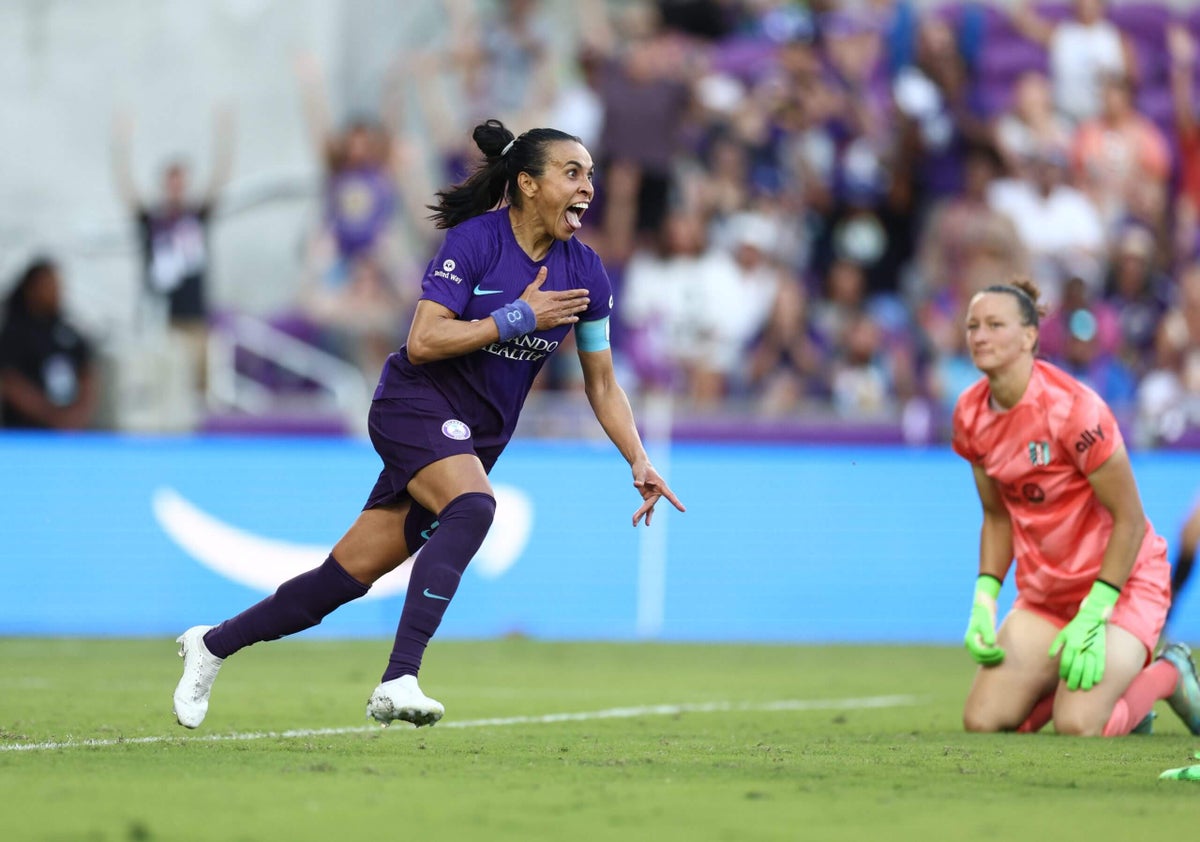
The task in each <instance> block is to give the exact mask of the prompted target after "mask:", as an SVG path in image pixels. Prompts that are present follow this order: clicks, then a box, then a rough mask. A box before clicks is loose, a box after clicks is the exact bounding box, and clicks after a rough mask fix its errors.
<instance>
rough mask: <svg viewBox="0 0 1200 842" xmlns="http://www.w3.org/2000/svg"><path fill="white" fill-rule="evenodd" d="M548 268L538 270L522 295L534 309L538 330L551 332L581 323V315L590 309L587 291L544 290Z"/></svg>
mask: <svg viewBox="0 0 1200 842" xmlns="http://www.w3.org/2000/svg"><path fill="white" fill-rule="evenodd" d="M545 282H546V267H545V266H543V267H542V268H541V269H538V273H537V275H536V276H534V279H533V280H532V281H530V283H529V286H527V287H525V291H524V292H523V293H521V298H522V299H524V301H525V302H526V303H527V304H528V305H529V306H530V307H532V308H533V314H534V315H535V316H537V329H538V330H549V329H550V328H552V327H558V326H559V325H566V324H573V323H575V322H577V321H579V314H580V313H582V312H583V311H584V310H586V309H587V308H588V304H589V303H590V301H591V299H589V298H588V291H587V290H586V289H564V290H544V289H542V284H544V283H545Z"/></svg>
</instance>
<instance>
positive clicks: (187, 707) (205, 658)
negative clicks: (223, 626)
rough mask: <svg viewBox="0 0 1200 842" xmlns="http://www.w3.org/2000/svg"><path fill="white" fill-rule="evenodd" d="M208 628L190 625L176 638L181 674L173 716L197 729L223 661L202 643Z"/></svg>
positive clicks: (176, 689) (185, 724)
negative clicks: (181, 661)
mask: <svg viewBox="0 0 1200 842" xmlns="http://www.w3.org/2000/svg"><path fill="white" fill-rule="evenodd" d="M211 628H212V626H192V627H191V628H190V629H188V630H187V631H185V632H184V633H183V634H181V635H179V637H177V638H176V639H175V642H176V643H178V644H179V657H181V658H183V677H182V678H181V679H179V685H178V686H177V687H176V688H175V719H176V721H178V722H179V724H180V725H182V726H183V727H185V728H198V727H199V726H200V723H201V722H203V721H204V717H205V715H206V714H207V713H208V695H209V693H211V692H212V686H213V682H214V681H216V680H217V670H219V669H220V668H221V664H223V663H225V660H224V659H223V658H218V657H217V656H216V655H214V654H213V653H212V652H209V651H208V647H207V646H205V645H204V633H205V632H207V631H208V630H209V629H211Z"/></svg>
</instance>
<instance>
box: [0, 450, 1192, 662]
mask: <svg viewBox="0 0 1200 842" xmlns="http://www.w3.org/2000/svg"><path fill="white" fill-rule="evenodd" d="M656 462H657V464H658V467H659V468H660V469H661V470H663V472H664V474H666V475H667V477H668V479H669V481H670V483H671V485H672V487H673V488H674V489H675V490H676V491H677V492H678V494H679V496H680V497H681V498H682V500H683V501H684V503H685V504H686V505H687V507H688V511H687V513H686V514H679V513H677V512H674V511H672V510H670V509H669V507H667V506H665V505H660V506H659V507H658V509H657V512H656V515H655V521H654V525H653V526H651V527H650V528H649V529H645V528H642V527H639V528H637V529H634V528H633V527H632V526H631V517H632V514H633V512H634V510H635V509H636V508H637V506H638V503H639V498H638V495H637V494H636V492H635V491H634V489H633V488H632V484H631V480H630V475H629V470H628V467H627V466H626V465H625V463H624V461H623V460H622V459H621V457H620V456H619V455H618V454H617V453H616V451H615V450H614V449H613V448H612V447H611V445H608V444H607V443H597V442H586V443H580V442H573V443H549V442H532V441H518V442H515V443H514V444H513V445H512V446H511V447H510V449H509V451H508V452H507V453H506V454H505V455H504V457H503V458H502V459H501V460H500V463H499V464H498V465H497V467H496V469H495V471H494V472H493V474H492V480H493V483H494V485H495V488H496V492H497V499H498V510H497V518H496V522H495V525H494V526H493V529H492V533H491V534H490V535H489V536H488V540H487V542H486V543H485V544H484V547H483V548H482V550H481V551H480V553H479V555H478V556H477V557H476V559H475V560H474V562H473V563H472V565H471V567H470V568H469V569H468V571H467V574H466V576H465V577H464V580H463V586H462V587H461V588H460V590H459V592H458V596H457V597H456V599H455V601H454V604H453V606H451V608H450V610H449V612H448V614H447V617H446V620H445V622H444V624H443V626H442V631H441V632H440V634H441V635H442V636H443V637H459V638H478V637H492V636H497V635H507V634H522V635H530V636H534V637H539V638H555V639H603V640H633V639H638V638H656V639H664V640H727V641H778V642H843V641H844V642H865V641H888V642H924V643H957V642H958V641H959V640H960V639H961V635H962V631H963V628H964V624H965V622H966V611H967V608H968V605H969V601H970V598H971V591H972V587H973V581H974V574H975V568H976V559H977V546H978V531H979V522H980V509H979V503H978V500H977V498H976V496H975V491H974V485H973V483H972V480H971V473H970V470H969V469H968V467H967V466H966V464H965V463H964V462H962V460H960V459H959V458H958V457H956V456H954V455H953V454H952V453H950V452H949V450H947V449H936V448H935V449H920V448H899V447H897V448H893V447H869V446H864V447H821V448H818V447H799V446H782V445H761V446H738V445H719V446H718V445H700V444H685V445H676V446H675V447H674V448H673V449H672V450H671V451H670V453H669V454H661V455H659V456H656ZM379 468H380V463H379V460H378V457H377V456H376V455H375V453H374V452H373V451H372V450H371V448H370V446H369V445H368V444H366V443H364V442H360V441H357V440H331V439H296V438H286V439H270V438H244V439H239V438H226V437H214V438H202V437H198V438H138V437H121V436H110V435H99V434H97V435H75V436H44V435H32V434H31V435H20V434H6V435H4V436H0V536H2V543H0V546H2V547H3V551H2V557H0V558H2V561H0V565H2V567H3V574H4V575H3V582H4V585H3V587H2V588H0V634H4V635H105V636H116V635H161V634H174V633H178V632H179V631H181V630H182V629H184V628H186V627H187V626H189V625H193V624H196V623H212V622H217V621H219V620H221V619H223V618H225V617H227V616H229V615H231V614H233V613H236V612H237V611H240V610H241V609H242V608H244V607H246V606H247V605H249V604H251V603H253V602H255V601H257V600H258V599H260V598H262V597H263V596H264V595H266V594H267V593H270V592H271V591H272V590H273V589H274V587H275V586H276V585H277V584H278V583H279V582H280V581H283V580H284V579H286V578H289V577H290V576H292V575H295V574H296V573H299V572H301V571H303V570H305V569H307V568H309V567H312V566H314V565H316V564H319V563H320V562H321V561H322V560H323V559H324V557H325V555H326V554H327V553H328V552H329V548H330V547H332V546H333V544H334V542H336V541H337V539H338V538H339V537H340V536H341V534H342V532H343V531H344V530H345V528H346V527H347V526H348V525H349V524H350V523H351V522H352V521H353V519H354V517H355V516H356V515H357V513H358V511H359V510H360V508H361V506H362V504H363V502H364V500H365V499H366V495H367V493H368V491H369V490H370V488H371V486H372V485H373V483H374V481H375V478H376V476H377V474H378V471H379ZM1134 468H1135V471H1136V473H1137V476H1138V479H1139V484H1140V487H1141V493H1142V498H1143V502H1144V504H1145V506H1146V510H1147V512H1148V514H1149V515H1150V517H1151V519H1152V520H1153V521H1154V523H1155V524H1156V526H1157V528H1158V529H1159V531H1160V532H1162V533H1163V534H1164V535H1165V536H1166V537H1167V539H1168V541H1169V542H1171V543H1173V542H1174V540H1175V535H1176V533H1177V531H1178V528H1179V526H1180V524H1181V523H1182V521H1183V518H1184V516H1185V515H1186V512H1187V510H1188V508H1189V506H1190V505H1191V503H1192V502H1193V499H1194V498H1195V495H1196V493H1197V490H1198V489H1197V486H1198V485H1200V454H1194V453H1173V454H1169V455H1168V454H1157V453H1135V454H1134ZM407 568H408V565H404V566H402V567H401V568H400V569H399V570H398V571H397V572H396V573H394V574H390V575H389V577H385V579H383V580H381V581H380V582H379V583H378V584H377V585H376V586H375V588H374V589H373V590H372V593H371V594H370V595H369V596H368V598H365V599H363V600H359V601H357V602H355V603H352V604H350V605H347V606H344V607H343V608H341V609H339V610H338V611H337V612H335V613H334V614H333V615H331V616H330V617H329V618H327V619H326V621H325V622H324V623H323V624H322V625H321V626H320V627H318V628H316V629H313V630H312V631H310V632H306V634H315V635H330V636H340V637H349V636H354V637H363V636H370V637H375V636H378V637H387V636H390V635H391V634H392V633H393V631H394V629H395V623H396V619H397V618H398V617H399V613H400V608H401V606H402V604H403V596H404V586H405V581H406V575H407ZM1011 589H1012V588H1011V585H1009V586H1008V587H1007V588H1006V589H1005V591H1006V592H1005V594H1004V595H1003V598H1002V605H1007V604H1008V603H1009V602H1011V598H1012V594H1011ZM1195 590H1196V591H1200V586H1197V588H1196V589H1195ZM1190 598H1194V600H1192V599H1190ZM1178 614H1179V622H1178V623H1177V624H1176V626H1175V628H1174V629H1173V631H1174V632H1175V633H1176V634H1177V635H1179V636H1182V637H1185V638H1189V639H1192V640H1197V639H1200V617H1197V616H1195V615H1197V614H1200V597H1197V596H1196V593H1195V591H1193V592H1191V593H1189V594H1187V596H1186V597H1185V602H1184V603H1183V604H1181V606H1180V610H1179V612H1178Z"/></svg>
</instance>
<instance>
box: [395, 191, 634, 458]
mask: <svg viewBox="0 0 1200 842" xmlns="http://www.w3.org/2000/svg"><path fill="white" fill-rule="evenodd" d="M542 266H545V267H546V281H545V283H544V284H543V285H542V289H545V290H568V289H586V290H588V296H589V298H590V303H589V305H588V309H587V311H586V312H584V313H583V314H582V315H580V317H579V319H580V323H581V324H582V323H583V322H590V321H597V320H600V319H604V318H607V317H608V315H609V314H610V313H611V312H612V305H613V301H612V285H611V284H610V283H609V280H608V273H607V272H605V271H604V266H603V264H602V263H601V262H600V258H599V257H598V256H597V255H596V253H595V252H594V251H592V250H591V249H590V248H589V247H588V246H586V245H584V244H583V243H581V242H579V241H578V240H576V239H574V238H572V239H570V240H566V241H560V240H556V241H555V242H554V243H553V244H551V246H550V251H549V252H548V253H547V254H546V256H545V257H544V258H543V259H542V260H540V261H535V260H532V259H531V258H530V257H529V255H527V254H526V253H525V251H524V250H523V249H522V248H521V246H520V245H519V244H518V243H517V239H516V237H515V236H514V235H513V230H512V224H511V223H510V222H509V218H508V209H507V208H501V209H500V210H495V211H490V212H488V213H484V214H481V215H480V216H476V217H472V218H471V219H468V220H466V221H465V222H462V223H460V224H459V225H456V226H455V227H454V228H451V229H450V230H449V231H448V232H446V240H445V242H444V243H443V244H442V247H441V249H440V250H439V251H438V253H437V255H436V256H435V257H434V258H433V260H432V261H430V263H429V267H428V268H427V269H426V270H425V278H424V280H423V281H422V292H421V297H422V298H425V299H428V300H430V301H434V302H436V303H438V304H441V305H442V306H444V307H447V308H449V309H450V310H453V311H454V312H455V313H456V314H457V315H458V317H459V318H460V319H466V320H468V321H476V320H480V319H487V318H490V314H491V312H492V311H493V310H495V309H497V308H498V307H502V306H503V305H505V304H508V303H510V302H512V301H515V300H516V299H518V298H520V297H521V293H522V292H524V291H525V287H527V286H529V283H530V282H531V281H532V280H533V279H534V276H535V275H537V272H538V269H540V268H541V267H542ZM570 329H571V326H570V325H560V326H559V327H556V328H552V329H550V330H536V331H534V332H533V333H530V334H527V335H526V336H521V337H518V338H517V339H513V340H510V341H508V342H494V343H492V344H491V345H488V346H486V347H484V348H481V349H480V350H478V351H472V352H471V353H469V354H464V355H463V356H459V357H452V358H450V359H445V360H438V361H436V362H431V363H426V364H424V365H413V364H412V363H411V362H410V361H409V359H408V353H407V350H406V349H405V348H401V349H400V350H399V352H397V353H395V354H392V355H391V356H390V357H388V361H387V363H385V364H384V367H383V374H382V376H381V377H380V380H379V386H378V387H377V388H376V390H375V397H376V398H408V397H412V396H413V395H414V394H419V393H420V392H421V391H424V390H427V389H433V390H436V391H437V392H440V393H441V394H442V395H443V396H444V397H445V398H446V400H447V401H449V403H450V405H451V406H453V407H454V409H455V411H456V412H457V413H458V415H459V420H461V421H463V422H464V423H466V424H467V426H468V427H470V428H471V430H472V431H473V432H474V433H477V434H482V435H484V436H489V437H491V436H496V437H499V438H501V439H504V440H507V438H508V437H509V436H511V435H512V431H513V429H514V428H515V427H516V425H517V416H518V414H519V413H520V411H521V406H522V405H523V404H524V403H525V398H526V396H527V395H528V394H529V390H530V389H531V388H532V386H533V381H534V378H535V377H536V376H537V373H538V372H539V371H540V370H541V368H542V365H543V364H544V363H545V362H546V358H547V357H549V356H550V354H551V353H553V352H554V350H555V349H556V348H558V346H559V345H560V344H561V343H562V341H563V339H564V338H565V337H566V335H567V332H568V331H569V330H570Z"/></svg>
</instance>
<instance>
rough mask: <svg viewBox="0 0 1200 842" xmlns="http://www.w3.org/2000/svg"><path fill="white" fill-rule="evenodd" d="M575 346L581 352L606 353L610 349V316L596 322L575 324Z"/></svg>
mask: <svg viewBox="0 0 1200 842" xmlns="http://www.w3.org/2000/svg"><path fill="white" fill-rule="evenodd" d="M575 344H576V345H578V346H579V350H580V351H604V350H606V349H607V348H608V316H605V317H604V318H602V319H596V320H595V321H594V322H576V323H575Z"/></svg>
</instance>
